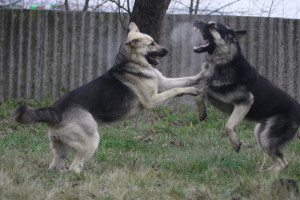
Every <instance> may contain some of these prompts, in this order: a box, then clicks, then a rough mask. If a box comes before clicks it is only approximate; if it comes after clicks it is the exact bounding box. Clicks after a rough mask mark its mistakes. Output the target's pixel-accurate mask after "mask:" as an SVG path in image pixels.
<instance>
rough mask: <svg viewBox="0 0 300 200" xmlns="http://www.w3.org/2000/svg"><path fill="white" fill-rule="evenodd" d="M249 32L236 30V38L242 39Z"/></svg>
mask: <svg viewBox="0 0 300 200" xmlns="http://www.w3.org/2000/svg"><path fill="white" fill-rule="evenodd" d="M246 34H247V31H246V30H242V31H234V37H235V38H236V39H240V38H242V37H244V36H245V35H246Z"/></svg>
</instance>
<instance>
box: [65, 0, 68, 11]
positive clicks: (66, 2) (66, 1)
mask: <svg viewBox="0 0 300 200" xmlns="http://www.w3.org/2000/svg"><path fill="white" fill-rule="evenodd" d="M65 9H66V10H69V2H68V0H65Z"/></svg>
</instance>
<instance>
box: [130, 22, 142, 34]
mask: <svg viewBox="0 0 300 200" xmlns="http://www.w3.org/2000/svg"><path fill="white" fill-rule="evenodd" d="M128 29H129V33H130V32H136V33H138V32H140V30H139V28H138V27H137V25H136V24H135V23H134V22H131V23H130V24H129V26H128Z"/></svg>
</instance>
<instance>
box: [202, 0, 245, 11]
mask: <svg viewBox="0 0 300 200" xmlns="http://www.w3.org/2000/svg"><path fill="white" fill-rule="evenodd" d="M238 1H240V0H236V1H233V2H231V3H229V4H227V5H225V6H222V7H221V8H218V9H216V10H214V11H212V12H210V13H208V14H207V15H211V14H213V13H215V12H218V11H219V10H221V9H222V8H225V7H227V6H229V5H231V4H234V3H236V2H238Z"/></svg>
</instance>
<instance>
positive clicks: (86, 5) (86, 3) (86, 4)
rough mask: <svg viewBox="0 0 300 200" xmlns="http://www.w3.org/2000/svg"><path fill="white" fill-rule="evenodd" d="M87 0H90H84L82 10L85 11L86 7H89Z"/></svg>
mask: <svg viewBox="0 0 300 200" xmlns="http://www.w3.org/2000/svg"><path fill="white" fill-rule="evenodd" d="M89 1H90V0H85V4H84V7H83V10H82V11H87V10H88V8H89Z"/></svg>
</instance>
